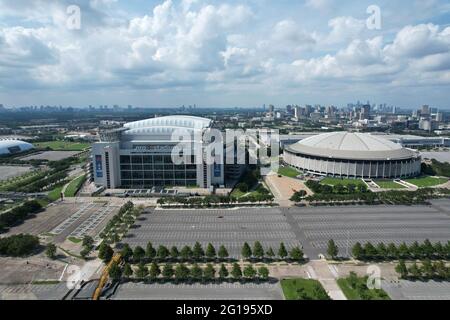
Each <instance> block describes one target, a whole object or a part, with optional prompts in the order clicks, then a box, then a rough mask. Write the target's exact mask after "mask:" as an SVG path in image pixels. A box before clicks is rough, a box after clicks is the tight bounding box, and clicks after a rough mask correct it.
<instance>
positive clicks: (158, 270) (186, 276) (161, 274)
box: [109, 262, 269, 282]
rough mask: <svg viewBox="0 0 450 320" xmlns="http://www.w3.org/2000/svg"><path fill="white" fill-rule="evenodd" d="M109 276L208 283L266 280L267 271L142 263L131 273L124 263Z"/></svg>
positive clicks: (263, 269)
mask: <svg viewBox="0 0 450 320" xmlns="http://www.w3.org/2000/svg"><path fill="white" fill-rule="evenodd" d="M109 275H110V277H111V278H112V279H114V280H119V279H121V278H126V279H130V278H132V277H134V278H135V279H138V280H151V281H156V280H158V279H163V280H166V281H171V280H175V281H189V282H200V281H202V282H208V281H216V280H220V281H224V280H227V279H230V276H231V278H232V279H234V280H242V279H244V280H264V281H266V280H268V279H269V269H268V268H266V267H259V268H255V267H254V266H252V265H247V266H245V267H244V268H243V269H242V268H241V266H240V265H239V264H237V263H234V264H233V266H232V268H231V270H228V268H227V267H226V266H225V264H222V265H221V266H220V268H219V270H217V269H216V267H215V266H214V265H213V264H210V263H208V264H207V265H206V266H205V267H204V268H202V267H200V266H199V265H198V264H193V265H192V266H191V267H188V266H187V265H185V264H183V263H179V264H177V265H176V266H174V265H172V264H170V263H167V264H164V265H163V266H160V265H158V264H157V263H155V262H153V263H152V264H151V265H150V268H148V267H147V266H146V265H145V264H144V263H140V264H139V265H138V266H137V268H135V270H134V271H133V269H132V267H131V265H130V264H128V263H126V264H125V265H124V267H123V270H121V269H120V267H119V266H118V265H116V264H114V265H113V266H112V268H111V269H110V271H109Z"/></svg>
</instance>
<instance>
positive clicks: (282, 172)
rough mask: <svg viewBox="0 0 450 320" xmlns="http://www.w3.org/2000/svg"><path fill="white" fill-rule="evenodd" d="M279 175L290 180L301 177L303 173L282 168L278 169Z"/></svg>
mask: <svg viewBox="0 0 450 320" xmlns="http://www.w3.org/2000/svg"><path fill="white" fill-rule="evenodd" d="M278 174H280V175H282V176H285V177H289V178H296V177H297V176H299V175H301V174H302V173H301V172H300V171H298V170H296V169H294V168H291V167H280V168H279V169H278Z"/></svg>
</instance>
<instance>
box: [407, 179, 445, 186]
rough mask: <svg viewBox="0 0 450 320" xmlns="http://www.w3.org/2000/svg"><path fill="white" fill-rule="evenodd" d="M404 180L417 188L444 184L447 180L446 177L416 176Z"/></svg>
mask: <svg viewBox="0 0 450 320" xmlns="http://www.w3.org/2000/svg"><path fill="white" fill-rule="evenodd" d="M404 181H406V182H409V183H411V184H413V185H415V186H417V187H419V188H427V187H435V186H438V185H441V184H444V183H446V182H447V181H448V179H447V178H438V177H431V176H426V177H418V178H413V179H404Z"/></svg>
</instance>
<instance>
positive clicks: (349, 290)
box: [337, 277, 390, 300]
mask: <svg viewBox="0 0 450 320" xmlns="http://www.w3.org/2000/svg"><path fill="white" fill-rule="evenodd" d="M356 281H357V282H356V285H355V286H352V285H351V281H350V277H349V278H341V279H338V280H337V283H338V285H339V287H340V288H341V289H342V291H343V292H344V295H345V296H346V297H347V299H348V300H390V298H389V296H388V295H387V293H386V292H384V290H382V289H379V290H378V289H374V290H369V289H368V288H367V285H366V281H367V280H366V278H357V280H356Z"/></svg>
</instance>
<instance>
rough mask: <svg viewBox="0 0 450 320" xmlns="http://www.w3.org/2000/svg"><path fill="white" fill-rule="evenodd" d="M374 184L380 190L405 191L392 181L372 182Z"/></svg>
mask: <svg viewBox="0 0 450 320" xmlns="http://www.w3.org/2000/svg"><path fill="white" fill-rule="evenodd" d="M374 182H375V183H376V184H377V185H379V186H380V188H382V189H405V188H406V187H404V186H402V185H401V184H398V183H395V182H394V181H392V180H374Z"/></svg>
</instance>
